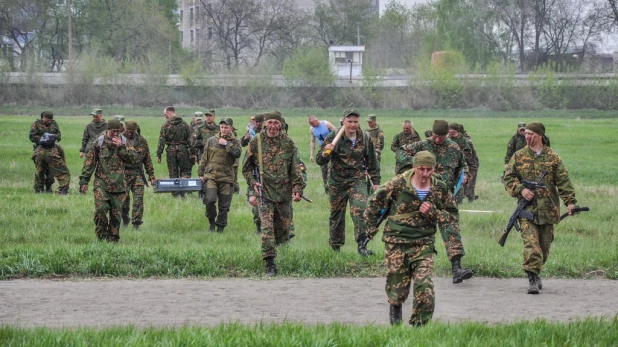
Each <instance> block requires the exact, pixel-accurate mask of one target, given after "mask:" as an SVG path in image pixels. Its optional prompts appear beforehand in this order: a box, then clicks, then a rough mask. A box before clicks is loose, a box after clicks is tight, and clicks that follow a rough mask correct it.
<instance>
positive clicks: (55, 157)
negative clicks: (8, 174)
mask: <svg viewBox="0 0 618 347" xmlns="http://www.w3.org/2000/svg"><path fill="white" fill-rule="evenodd" d="M33 156H34V165H35V167H36V172H35V173H34V191H35V192H43V191H44V189H45V188H46V187H47V186H49V187H51V185H52V184H53V183H54V177H55V178H56V180H58V185H59V186H58V191H61V190H62V188H69V183H70V182H71V174H70V173H69V169H68V168H67V163H66V161H65V156H64V151H63V150H62V148H61V147H60V146H58V145H54V147H52V148H50V149H45V148H43V146H37V147H36V149H35V150H34V154H33ZM49 179H51V183H49Z"/></svg>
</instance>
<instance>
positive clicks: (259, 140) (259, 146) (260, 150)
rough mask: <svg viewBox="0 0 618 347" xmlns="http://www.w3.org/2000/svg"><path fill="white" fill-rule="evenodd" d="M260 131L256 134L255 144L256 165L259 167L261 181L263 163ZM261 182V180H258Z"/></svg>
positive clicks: (262, 177)
mask: <svg viewBox="0 0 618 347" xmlns="http://www.w3.org/2000/svg"><path fill="white" fill-rule="evenodd" d="M261 135H262V133H259V134H256V135H255V137H257V146H258V167H259V169H260V178H261V179H262V181H263V180H264V165H263V162H262V136H261ZM260 183H261V182H260Z"/></svg>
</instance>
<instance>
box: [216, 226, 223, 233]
mask: <svg viewBox="0 0 618 347" xmlns="http://www.w3.org/2000/svg"><path fill="white" fill-rule="evenodd" d="M223 228H225V227H224V226H221V225H217V232H218V233H222V232H223Z"/></svg>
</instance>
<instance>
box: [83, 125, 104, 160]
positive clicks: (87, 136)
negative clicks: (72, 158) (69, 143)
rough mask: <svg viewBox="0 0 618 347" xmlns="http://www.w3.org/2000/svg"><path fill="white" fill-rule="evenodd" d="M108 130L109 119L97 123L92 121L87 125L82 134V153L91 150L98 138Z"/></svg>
mask: <svg viewBox="0 0 618 347" xmlns="http://www.w3.org/2000/svg"><path fill="white" fill-rule="evenodd" d="M105 130H107V121H106V120H105V119H103V120H102V121H101V122H99V123H97V122H95V121H92V122H90V123H88V125H86V128H85V129H84V133H83V135H82V147H81V148H80V149H79V151H80V152H81V153H86V152H88V151H89V150H91V149H92V148H93V147H94V145H95V143H96V141H97V140H98V138H99V137H100V136H101V135H103V133H104V132H105Z"/></svg>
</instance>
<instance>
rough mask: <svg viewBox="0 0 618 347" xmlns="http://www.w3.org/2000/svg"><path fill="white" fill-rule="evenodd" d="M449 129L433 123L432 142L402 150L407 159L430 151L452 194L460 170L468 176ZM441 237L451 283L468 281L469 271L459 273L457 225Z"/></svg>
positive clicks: (461, 251) (460, 249) (442, 123)
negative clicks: (451, 279) (449, 136)
mask: <svg viewBox="0 0 618 347" xmlns="http://www.w3.org/2000/svg"><path fill="white" fill-rule="evenodd" d="M448 129H449V126H448V123H447V122H446V121H445V120H436V121H434V123H433V129H432V134H433V135H432V138H431V139H429V140H424V141H420V142H415V143H413V144H410V145H405V146H403V147H401V149H402V150H403V151H406V152H407V153H408V156H414V155H415V154H416V153H417V152H420V151H429V152H431V153H433V154H434V155H435V156H436V162H437V164H436V170H435V174H437V175H438V176H439V177H440V178H441V180H442V181H444V183H446V185H447V187H448V190H449V191H450V192H451V193H452V192H453V191H454V187H455V184H456V183H457V179H458V177H459V173H460V172H461V171H462V170H463V172H464V173H465V175H466V176H467V173H468V166H467V165H466V161H465V159H464V155H463V152H462V151H461V149H460V148H459V146H458V145H457V144H456V143H455V142H453V141H451V140H449V139H448V138H447V135H448ZM466 182H467V179H466V178H464V183H466ZM454 216H455V219H457V220H458V219H459V215H458V212H454ZM457 223H458V222H457ZM440 235H441V236H442V240H443V241H444V246H445V247H446V254H447V256H448V258H449V260H450V262H451V267H452V270H453V283H455V284H457V283H461V282H462V281H463V280H467V279H470V278H471V277H472V271H470V270H468V269H462V267H461V258H462V257H463V256H464V255H465V254H466V252H465V251H464V247H463V243H462V241H461V234H460V233H459V224H457V227H456V228H447V229H442V228H440Z"/></svg>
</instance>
